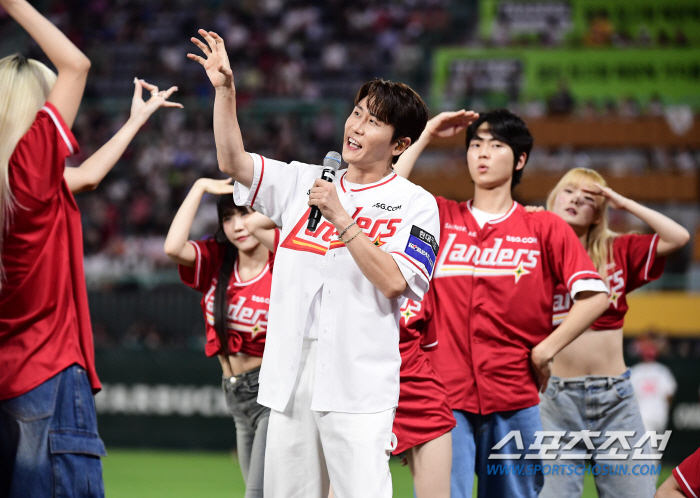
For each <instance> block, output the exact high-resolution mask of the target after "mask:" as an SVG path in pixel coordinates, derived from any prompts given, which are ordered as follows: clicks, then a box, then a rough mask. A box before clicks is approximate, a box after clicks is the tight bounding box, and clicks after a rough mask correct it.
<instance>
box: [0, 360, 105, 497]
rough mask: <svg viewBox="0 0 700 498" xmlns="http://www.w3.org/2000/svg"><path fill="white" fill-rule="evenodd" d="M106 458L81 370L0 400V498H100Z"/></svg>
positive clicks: (71, 370)
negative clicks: (103, 463)
mask: <svg viewBox="0 0 700 498" xmlns="http://www.w3.org/2000/svg"><path fill="white" fill-rule="evenodd" d="M105 455H106V452H105V447H104V444H103V443H102V440H101V439H100V438H99V436H98V435H97V420H96V415H95V402H94V400H93V397H92V389H91V387H90V382H89V381H88V378H87V373H86V372H85V370H84V369H83V368H82V367H80V366H78V365H73V366H71V367H68V368H67V369H65V370H63V371H62V372H60V373H59V374H57V375H55V376H54V377H52V378H50V379H49V380H47V381H46V382H44V383H43V384H41V385H39V386H37V387H35V388H34V389H32V390H31V391H29V392H27V393H25V394H22V395H21V396H17V397H15V398H11V399H6V400H2V401H0V497H2V498H5V497H10V498H35V497H36V498H48V497H55V498H59V497H60V498H64V497H66V498H73V497H104V485H103V483H102V461H101V460H100V457H103V456H105Z"/></svg>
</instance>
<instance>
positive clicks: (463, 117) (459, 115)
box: [425, 109, 479, 139]
mask: <svg viewBox="0 0 700 498" xmlns="http://www.w3.org/2000/svg"><path fill="white" fill-rule="evenodd" d="M477 119H479V114H477V113H476V112H474V111H465V110H464V109H462V110H461V111H454V112H441V113H440V114H438V115H437V116H435V117H434V118H433V119H431V120H430V121H428V123H427V124H426V125H425V133H428V134H429V135H430V138H431V139H432V138H450V137H454V136H455V135H457V134H458V133H459V132H461V131H462V130H464V129H466V128H467V127H468V126H469V125H470V124H472V123H473V122H474V121H476V120H477Z"/></svg>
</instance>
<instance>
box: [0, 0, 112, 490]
mask: <svg viewBox="0 0 700 498" xmlns="http://www.w3.org/2000/svg"><path fill="white" fill-rule="evenodd" d="M0 7H2V8H3V9H4V10H5V11H7V13H8V14H9V15H10V17H12V18H13V19H14V20H15V21H17V22H18V23H19V24H20V25H21V26H22V27H23V28H24V29H25V30H26V31H27V33H28V34H29V35H30V36H31V37H32V39H33V40H34V41H35V42H36V43H37V44H38V45H39V47H40V48H41V49H42V50H43V51H44V53H45V54H46V55H47V57H48V58H49V60H50V61H51V62H52V63H53V65H54V66H55V67H56V69H57V72H58V74H57V75H56V74H55V73H53V72H52V71H51V70H49V69H48V68H47V67H46V66H44V65H43V64H41V63H40V62H38V61H35V60H31V59H26V58H24V57H22V56H21V55H17V54H16V55H10V56H8V57H5V58H3V59H1V60H0V116H1V117H2V119H0V234H2V240H1V252H0V262H1V265H2V266H1V268H2V270H3V271H2V274H1V276H0V279H1V280H0V355H1V358H0V364H2V368H0V475H2V476H3V479H0V497H26V496H33V497H49V496H54V494H53V493H54V490H55V489H63V490H64V496H90V497H92V496H96V497H99V496H103V495H104V489H103V483H102V464H101V461H100V457H101V456H104V455H105V449H104V445H103V443H102V441H101V440H100V438H99V436H98V435H97V423H96V416H95V405H94V402H93V399H92V394H93V392H96V391H97V390H99V389H100V382H99V380H98V378H97V374H96V372H95V366H94V349H93V344H92V330H91V327H90V315H89V312H88V307H87V292H86V289H85V278H84V273H83V261H82V233H81V225H80V212H79V211H78V207H77V205H76V204H75V200H74V199H73V196H72V194H71V192H70V189H69V187H68V185H67V183H66V182H65V181H64V178H63V174H64V170H65V159H66V157H68V156H70V155H71V154H73V153H75V152H76V151H77V150H78V144H77V142H76V141H75V138H74V137H73V134H72V133H71V131H70V128H71V126H72V124H73V121H74V119H75V116H76V113H77V112H78V107H79V105H80V101H81V98H82V95H83V90H84V88H85V81H86V79H87V73H88V70H89V68H90V61H89V60H88V59H87V57H85V55H84V54H83V53H82V52H81V51H80V50H79V49H78V48H77V47H76V46H75V45H73V43H71V42H70V41H69V40H68V38H66V37H65V36H64V35H63V33H61V32H60V31H59V30H58V29H57V28H56V27H55V26H53V25H52V24H51V23H50V22H49V21H48V20H47V19H46V18H44V17H43V16H42V15H41V14H39V12H37V11H36V10H35V9H34V8H33V7H32V6H31V5H30V4H29V3H28V2H26V1H24V0H0ZM49 441H50V443H49Z"/></svg>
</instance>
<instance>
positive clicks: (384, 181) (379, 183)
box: [340, 170, 398, 193]
mask: <svg viewBox="0 0 700 498" xmlns="http://www.w3.org/2000/svg"><path fill="white" fill-rule="evenodd" d="M347 174H348V172H347V170H345V172H344V173H343V176H341V177H340V188H342V189H343V192H345V193H347V191H348V190H350V192H362V191H363V190H369V189H371V188H375V187H381V186H382V185H386V184H387V183H389V182H390V181H392V180H393V179H395V178H396V177H397V176H398V175H397V174H396V173H395V172H394V171H392V172H391V174H390V175H389V176H388V177H387V178H382V179H381V180H379V181H377V182H374V183H370V184H368V185H366V186H363V187H362V188H353V189H346V188H345V175H347Z"/></svg>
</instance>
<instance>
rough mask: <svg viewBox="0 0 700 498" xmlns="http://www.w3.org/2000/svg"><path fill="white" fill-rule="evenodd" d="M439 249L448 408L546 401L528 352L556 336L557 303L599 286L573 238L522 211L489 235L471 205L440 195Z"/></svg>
mask: <svg viewBox="0 0 700 498" xmlns="http://www.w3.org/2000/svg"><path fill="white" fill-rule="evenodd" d="M437 203H438V209H439V211H440V222H441V234H440V251H439V253H438V258H437V264H436V267H435V272H434V275H433V282H432V285H431V286H430V292H429V296H428V298H429V299H432V300H433V302H434V312H433V313H434V316H433V319H432V320H431V321H430V323H429V324H428V327H434V328H435V329H436V332H437V338H438V340H439V341H440V347H439V348H437V350H436V351H435V352H432V353H430V363H431V365H432V366H433V368H434V369H435V370H436V371H437V373H438V375H439V376H440V378H441V379H442V381H443V383H444V384H445V387H446V388H447V394H448V398H449V402H450V407H451V408H452V409H456V410H464V411H468V412H472V413H481V414H484V415H486V414H489V413H493V412H502V411H509V410H517V409H522V408H527V407H530V406H534V405H536V404H537V403H539V396H538V393H537V387H536V382H535V378H534V375H533V373H532V370H531V368H530V351H531V350H532V348H533V347H534V346H536V345H537V344H539V343H540V342H541V341H542V340H543V339H545V338H546V337H547V335H548V334H549V333H550V332H551V330H552V326H551V319H552V318H551V317H552V296H553V295H554V286H555V283H556V282H558V281H562V282H566V285H567V288H568V289H569V290H570V289H571V286H572V285H573V284H574V283H575V282H576V281H578V280H581V279H599V278H600V277H599V276H598V273H597V272H596V270H595V268H594V266H593V263H592V262H591V260H590V258H589V257H588V255H587V254H586V251H585V250H584V248H583V246H582V245H581V242H580V241H579V239H578V237H576V234H575V233H574V231H573V230H572V229H571V227H570V226H569V225H567V224H566V223H565V222H564V221H563V220H562V219H561V218H559V217H558V216H557V215H555V214H552V213H549V212H540V213H527V212H526V211H525V209H524V208H523V207H522V206H520V205H519V204H518V203H515V202H514V203H513V207H512V208H511V209H510V211H508V213H506V214H505V215H503V217H501V218H499V219H496V220H493V221H490V222H487V223H486V224H485V225H484V227H483V228H479V224H478V223H477V221H476V219H474V216H473V215H472V213H471V201H470V202H468V203H457V202H455V201H451V200H447V199H443V198H441V197H437Z"/></svg>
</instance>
